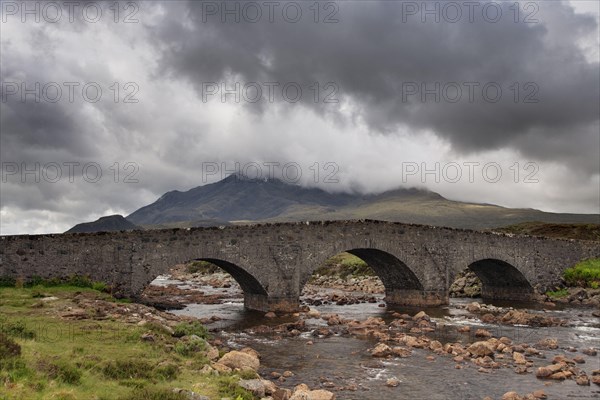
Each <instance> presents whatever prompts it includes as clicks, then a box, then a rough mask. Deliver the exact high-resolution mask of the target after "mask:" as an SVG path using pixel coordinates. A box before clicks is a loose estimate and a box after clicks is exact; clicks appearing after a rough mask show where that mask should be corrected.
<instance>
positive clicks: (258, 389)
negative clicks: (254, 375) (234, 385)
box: [238, 379, 266, 397]
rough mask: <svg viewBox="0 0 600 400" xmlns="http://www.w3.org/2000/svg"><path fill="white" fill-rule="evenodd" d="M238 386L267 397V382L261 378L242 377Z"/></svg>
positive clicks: (256, 394)
mask: <svg viewBox="0 0 600 400" xmlns="http://www.w3.org/2000/svg"><path fill="white" fill-rule="evenodd" d="M238 386H239V387H241V388H244V389H246V390H248V391H250V392H252V394H253V395H255V396H258V397H265V394H266V393H265V384H264V383H263V382H262V380H261V379H240V381H239V382H238Z"/></svg>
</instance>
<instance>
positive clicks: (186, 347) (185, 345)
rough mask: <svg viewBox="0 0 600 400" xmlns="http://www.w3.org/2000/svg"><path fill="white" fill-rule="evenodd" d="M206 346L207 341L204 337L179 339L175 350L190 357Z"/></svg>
mask: <svg viewBox="0 0 600 400" xmlns="http://www.w3.org/2000/svg"><path fill="white" fill-rule="evenodd" d="M205 348H206V342H205V341H204V340H203V339H200V340H198V339H192V340H185V341H179V342H177V343H176V344H175V352H176V353H177V354H179V355H182V356H184V357H189V356H191V355H194V354H196V353H197V352H199V351H203V350H204V349H205Z"/></svg>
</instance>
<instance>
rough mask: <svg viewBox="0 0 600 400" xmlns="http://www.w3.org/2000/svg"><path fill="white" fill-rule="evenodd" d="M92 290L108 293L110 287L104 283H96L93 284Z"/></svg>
mask: <svg viewBox="0 0 600 400" xmlns="http://www.w3.org/2000/svg"><path fill="white" fill-rule="evenodd" d="M92 289H94V290H97V291H99V292H106V291H108V286H107V285H106V283H104V282H94V283H92Z"/></svg>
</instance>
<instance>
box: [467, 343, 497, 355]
mask: <svg viewBox="0 0 600 400" xmlns="http://www.w3.org/2000/svg"><path fill="white" fill-rule="evenodd" d="M467 351H468V352H469V353H471V354H472V355H474V356H477V357H485V356H492V355H493V354H494V348H493V347H492V345H491V344H489V343H488V342H475V343H473V344H472V345H470V346H469V347H467Z"/></svg>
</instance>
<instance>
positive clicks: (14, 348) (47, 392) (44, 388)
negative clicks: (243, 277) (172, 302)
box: [0, 282, 253, 400]
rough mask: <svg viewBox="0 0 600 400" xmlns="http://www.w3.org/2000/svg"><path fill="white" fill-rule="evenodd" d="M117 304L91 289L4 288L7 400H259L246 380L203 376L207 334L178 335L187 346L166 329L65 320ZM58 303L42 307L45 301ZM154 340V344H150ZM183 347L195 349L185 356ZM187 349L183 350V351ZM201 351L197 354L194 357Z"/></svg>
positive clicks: (0, 312) (2, 378)
mask: <svg viewBox="0 0 600 400" xmlns="http://www.w3.org/2000/svg"><path fill="white" fill-rule="evenodd" d="M76 295H78V296H79V298H81V296H84V298H85V299H91V300H94V301H96V300H98V301H109V302H117V300H116V299H114V298H112V297H111V296H110V294H108V293H104V292H98V291H95V290H93V289H91V288H82V287H80V286H77V287H69V286H49V287H46V286H40V284H39V282H38V285H37V286H36V287H28V288H23V287H21V288H15V287H12V288H0V399H3V400H4V399H7V400H9V399H10V400H21V399H23V400H25V399H26V400H30V399H31V400H36V399H37V400H42V399H69V400H79V399H82V400H83V399H85V400H88V399H95V400H132V399H133V400H141V399H144V400H152V399H156V400H158V399H160V400H182V399H185V398H186V396H185V395H184V394H181V393H174V392H173V388H183V389H186V390H192V391H194V392H196V393H199V394H201V395H204V396H207V397H209V398H211V399H221V398H222V397H229V398H232V399H236V398H237V399H239V400H251V399H253V397H252V395H251V394H250V393H249V392H247V391H245V390H244V389H241V388H239V387H238V386H237V382H238V380H239V379H240V376H239V375H238V374H230V375H219V376H214V375H203V374H201V373H200V372H199V371H200V370H201V369H202V368H203V367H204V366H205V365H206V364H207V363H208V360H207V358H206V354H205V352H203V351H201V349H202V348H203V346H204V345H205V342H204V338H207V337H208V334H207V332H206V329H205V328H204V327H203V326H202V325H201V324H199V323H198V322H194V323H185V324H181V325H179V326H177V327H176V329H175V330H176V331H177V333H178V334H183V335H187V336H189V335H191V334H195V335H198V336H199V337H201V338H202V339H193V338H192V339H191V340H190V338H183V339H179V338H177V337H174V336H173V335H171V334H170V333H169V332H168V330H167V329H165V328H164V327H162V326H161V325H160V324H158V323H153V322H150V323H148V324H146V325H145V326H138V325H137V324H135V323H125V322H121V321H118V320H114V319H112V318H99V319H93V318H89V319H72V320H70V319H68V320H67V319H64V317H61V315H63V313H65V312H67V310H68V309H69V307H70V308H72V309H73V308H77V307H79V305H78V303H77V302H76V301H77V300H75V301H74V297H75V296H76ZM49 296H52V297H54V298H56V299H51V300H47V301H41V300H40V299H42V298H44V297H49ZM148 333H150V334H151V335H152V336H153V340H150V341H148V340H142V339H141V337H142V335H144V334H148ZM180 343H190V344H189V345H186V346H187V347H184V348H181V345H180ZM182 349H183V350H182ZM194 350H197V351H194Z"/></svg>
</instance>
